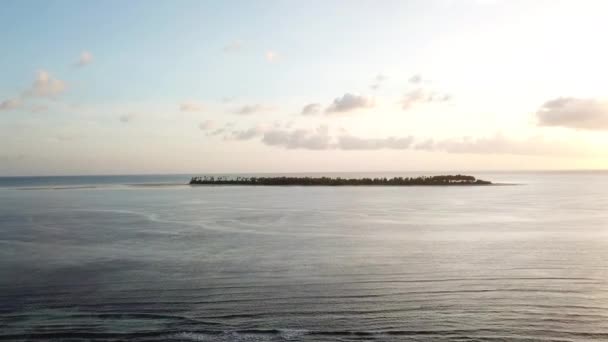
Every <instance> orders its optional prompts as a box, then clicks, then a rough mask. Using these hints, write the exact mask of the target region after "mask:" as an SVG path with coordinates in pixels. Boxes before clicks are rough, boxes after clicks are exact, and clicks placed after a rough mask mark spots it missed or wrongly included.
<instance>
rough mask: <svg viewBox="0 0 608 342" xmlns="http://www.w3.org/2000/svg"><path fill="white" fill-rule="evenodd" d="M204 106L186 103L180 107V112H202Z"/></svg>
mask: <svg viewBox="0 0 608 342" xmlns="http://www.w3.org/2000/svg"><path fill="white" fill-rule="evenodd" d="M203 109H204V106H203V105H202V104H200V103H198V102H184V103H182V104H180V105H179V110H180V111H182V112H201V111H203Z"/></svg>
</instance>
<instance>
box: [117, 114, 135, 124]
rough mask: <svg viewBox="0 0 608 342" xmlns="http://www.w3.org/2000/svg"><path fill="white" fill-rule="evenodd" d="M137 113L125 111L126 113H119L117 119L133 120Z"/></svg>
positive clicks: (127, 121) (121, 120)
mask: <svg viewBox="0 0 608 342" xmlns="http://www.w3.org/2000/svg"><path fill="white" fill-rule="evenodd" d="M136 116H137V115H135V114H133V113H127V114H123V115H121V116H120V117H119V118H118V119H119V120H120V122H122V123H129V122H131V121H133V120H134V119H135V117H136Z"/></svg>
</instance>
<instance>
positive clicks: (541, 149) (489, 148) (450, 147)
mask: <svg viewBox="0 0 608 342" xmlns="http://www.w3.org/2000/svg"><path fill="white" fill-rule="evenodd" d="M429 149H431V150H440V151H445V152H448V153H471V154H512V155H530V156H540V155H562V156H580V155H585V154H588V153H587V152H586V151H585V149H584V148H581V147H580V146H577V145H573V144H569V143H564V142H559V141H547V140H545V139H544V138H542V137H531V138H527V139H524V140H514V139H510V138H508V137H505V136H503V135H502V134H496V135H495V136H493V137H489V138H488V137H482V138H471V137H463V138H453V139H446V140H443V141H440V142H437V143H435V144H434V146H433V147H432V148H429Z"/></svg>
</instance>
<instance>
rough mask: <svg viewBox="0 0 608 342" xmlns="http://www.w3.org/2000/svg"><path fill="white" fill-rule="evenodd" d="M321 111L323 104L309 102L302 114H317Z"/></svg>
mask: <svg viewBox="0 0 608 342" xmlns="http://www.w3.org/2000/svg"><path fill="white" fill-rule="evenodd" d="M320 112H321V105H320V104H318V103H309V104H307V105H306V106H304V107H303V108H302V112H301V114H302V115H315V114H319V113H320Z"/></svg>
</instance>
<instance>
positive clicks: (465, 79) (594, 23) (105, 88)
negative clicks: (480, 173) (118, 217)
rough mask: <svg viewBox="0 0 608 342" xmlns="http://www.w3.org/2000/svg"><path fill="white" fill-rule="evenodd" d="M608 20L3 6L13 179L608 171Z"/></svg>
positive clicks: (521, 10) (469, 9)
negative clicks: (46, 176) (45, 176)
mask: <svg viewBox="0 0 608 342" xmlns="http://www.w3.org/2000/svg"><path fill="white" fill-rule="evenodd" d="M607 13H608V2H607V1H602V0H598V1H580V0H579V1H557V0H555V1H540V0H538V1H531V0H525V1H506V0H503V1H501V0H494V1H492V0H485V1H481V0H477V1H474V0H460V1H458V0H420V1H405V0H403V1H394V2H393V1H346V0H345V1H326V0H324V1H214V2H211V1H122V0H121V1H106V0H104V1H85V0H83V1H24V0H15V1H11V0H4V1H2V2H1V3H0V42H1V44H0V46H1V48H0V175H32V174H37V175H43V174H105V173H121V174H124V173H201V172H286V171H296V172H297V171H380V170H385V171H397V170H416V171H424V170H446V171H467V170H494V169H507V170H511V169H598V168H608V134H607V133H608V102H606V92H607V91H608V88H607V87H606V80H607V79H608V68H607V67H606V63H608V47H607V45H606V44H605V42H604V40H605V37H604V36H605V34H606V32H608V20H606V15H607Z"/></svg>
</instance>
